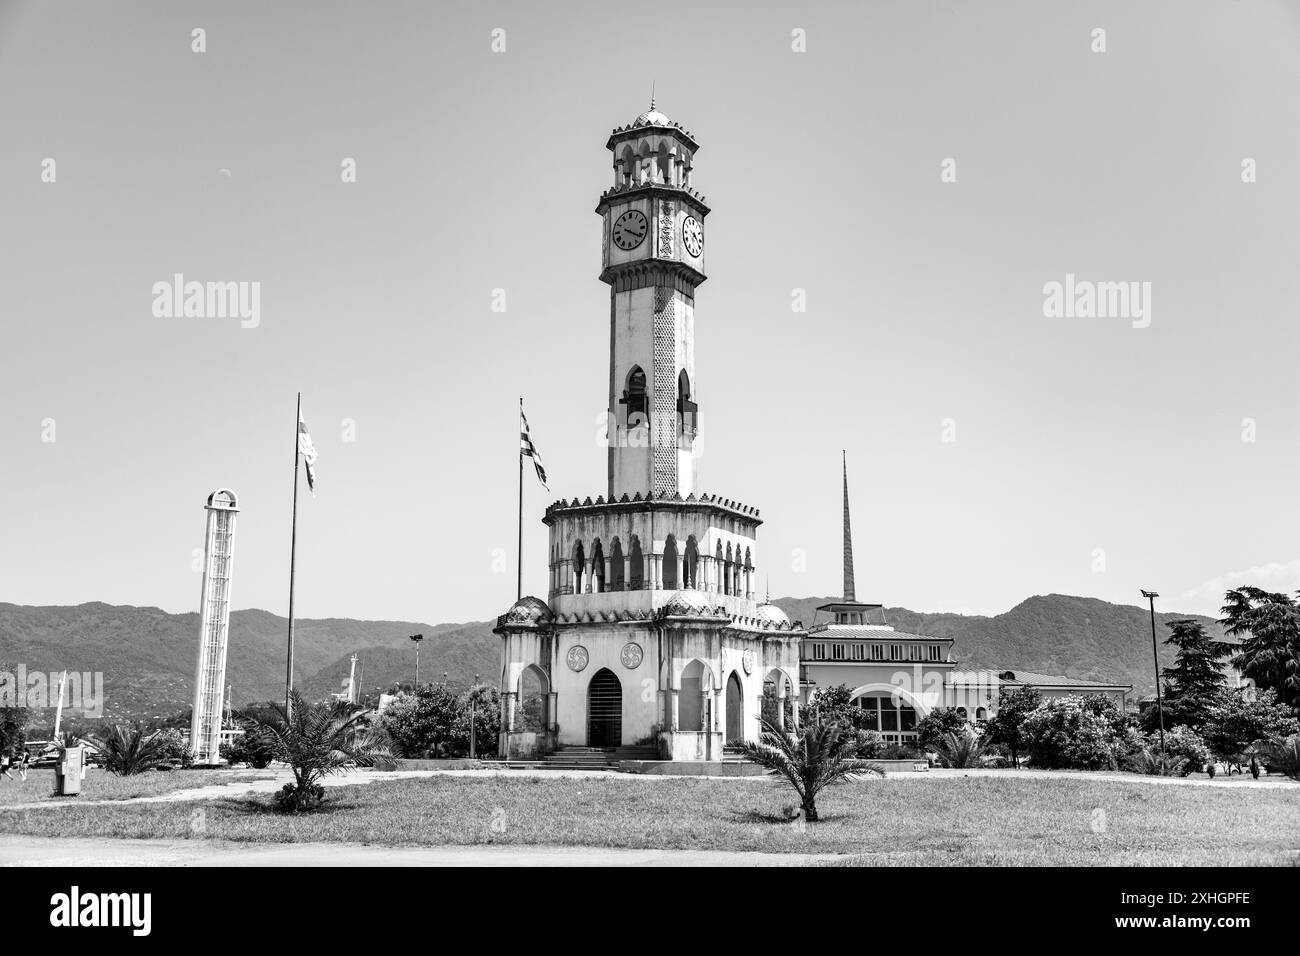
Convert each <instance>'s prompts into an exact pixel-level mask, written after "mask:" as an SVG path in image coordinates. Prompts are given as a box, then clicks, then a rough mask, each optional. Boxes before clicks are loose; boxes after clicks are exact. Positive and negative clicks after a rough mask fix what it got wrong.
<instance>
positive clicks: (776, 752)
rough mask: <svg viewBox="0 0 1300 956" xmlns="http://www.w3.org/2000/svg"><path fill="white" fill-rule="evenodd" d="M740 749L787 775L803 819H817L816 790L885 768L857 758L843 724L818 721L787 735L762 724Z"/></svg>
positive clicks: (751, 757) (876, 773)
mask: <svg viewBox="0 0 1300 956" xmlns="http://www.w3.org/2000/svg"><path fill="white" fill-rule="evenodd" d="M741 753H742V754H743V755H744V756H745V758H746V759H747V760H752V761H753V762H754V763H756V764H758V765H759V766H760V767H765V768H767V769H768V770H773V771H776V772H777V773H779V774H781V776H783V777H785V778H786V780H788V781H789V782H790V785H791V786H792V787H794V789H795V792H796V793H798V794H799V801H800V803H801V804H802V806H803V814H804V819H805V820H807V821H808V822H809V823H815V822H816V821H817V819H818V817H817V794H819V793H820V792H821V791H822V790H824V789H825V788H826V787H828V786H830V785H831V784H832V783H835V782H837V781H840V780H853V779H856V778H857V777H860V776H863V775H866V774H874V775H876V776H881V777H883V776H884V771H883V770H881V769H880V768H879V767H877V766H876V765H875V764H872V763H870V762H868V761H866V760H859V759H857V750H856V744H855V743H854V742H853V741H852V739H850V738H848V737H846V735H845V734H844V733H843V732H842V731H841V727H840V724H838V723H835V722H830V723H826V722H823V721H815V722H812V723H809V724H805V725H804V726H803V727H802V728H800V730H799V732H798V733H797V734H794V735H787V734H785V733H783V732H782V731H780V730H778V729H777V728H776V727H774V726H773V725H772V724H764V725H763V734H762V737H761V738H760V740H759V741H758V742H757V743H755V742H754V741H751V740H746V741H745V742H744V743H742V744H741Z"/></svg>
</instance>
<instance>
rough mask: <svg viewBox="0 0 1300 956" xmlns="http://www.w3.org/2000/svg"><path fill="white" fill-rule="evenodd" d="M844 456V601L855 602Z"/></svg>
mask: <svg viewBox="0 0 1300 956" xmlns="http://www.w3.org/2000/svg"><path fill="white" fill-rule="evenodd" d="M841 454H842V455H843V456H844V600H846V601H856V600H857V599H858V598H857V595H856V594H855V593H854V588H853V529H852V528H851V527H850V526H849V456H848V452H846V451H842V452H841Z"/></svg>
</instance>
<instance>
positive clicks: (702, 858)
mask: <svg viewBox="0 0 1300 956" xmlns="http://www.w3.org/2000/svg"><path fill="white" fill-rule="evenodd" d="M833 859H836V857H835V856H834V855H833V854H822V855H813V854H801V853H734V852H728V851H725V850H716V851H714V850H621V849H609V848H605V847H556V846H430V847H387V846H365V845H361V844H355V843H274V844H267V843H227V842H225V841H218V840H107V839H94V840H86V839H75V840H64V839H53V838H50V837H27V836H0V866H75V867H85V866H241V867H247V866H806V865H807V864H809V863H815V862H817V861H820V860H833Z"/></svg>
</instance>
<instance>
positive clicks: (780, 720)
mask: <svg viewBox="0 0 1300 956" xmlns="http://www.w3.org/2000/svg"><path fill="white" fill-rule="evenodd" d="M776 726H777V727H778V728H780V729H781V730H782V731H784V730H785V675H784V674H782V675H781V676H780V677H778V678H777V680H776Z"/></svg>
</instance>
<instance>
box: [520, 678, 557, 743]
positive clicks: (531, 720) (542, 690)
mask: <svg viewBox="0 0 1300 956" xmlns="http://www.w3.org/2000/svg"><path fill="white" fill-rule="evenodd" d="M549 690H550V681H548V680H547V679H546V674H545V673H544V672H543V671H542V670H541V668H539V667H538V666H537V665H536V664H529V665H528V666H527V667H526V668H524V672H523V673H522V674H521V675H519V703H518V705H517V706H516V707H515V726H514V729H515V730H517V731H530V732H532V733H539V732H541V731H543V730H545V729H546V725H547V723H548V721H547V703H548V697H547V691H549Z"/></svg>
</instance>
